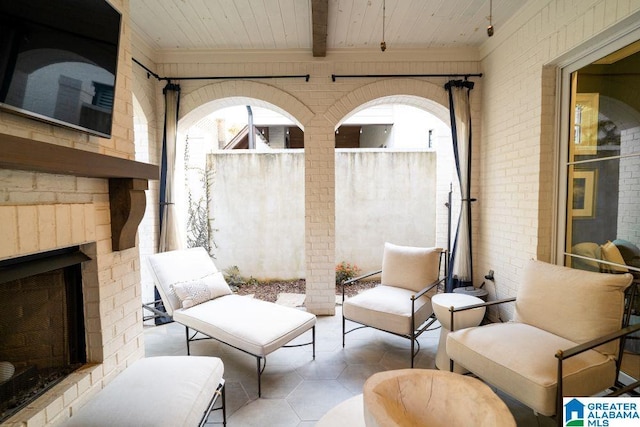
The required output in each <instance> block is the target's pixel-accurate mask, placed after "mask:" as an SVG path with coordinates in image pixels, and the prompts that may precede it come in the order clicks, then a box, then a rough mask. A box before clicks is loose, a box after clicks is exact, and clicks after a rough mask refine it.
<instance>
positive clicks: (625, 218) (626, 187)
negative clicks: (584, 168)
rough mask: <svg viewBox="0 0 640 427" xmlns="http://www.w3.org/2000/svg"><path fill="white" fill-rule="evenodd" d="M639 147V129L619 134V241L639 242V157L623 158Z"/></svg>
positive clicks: (636, 150) (627, 130)
mask: <svg viewBox="0 0 640 427" xmlns="http://www.w3.org/2000/svg"><path fill="white" fill-rule="evenodd" d="M638 147H640V128H639V127H635V128H632V129H626V130H623V131H622V132H621V133H620V156H622V158H621V159H620V177H619V184H618V185H619V187H618V235H617V236H616V237H617V238H619V239H624V240H629V241H631V242H639V241H640V224H638V212H640V173H638V171H639V170H640V157H638V156H635V157H625V156H626V155H628V154H631V153H637V152H638V151H639V150H638Z"/></svg>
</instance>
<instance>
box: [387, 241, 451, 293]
mask: <svg viewBox="0 0 640 427" xmlns="http://www.w3.org/2000/svg"><path fill="white" fill-rule="evenodd" d="M441 252H442V248H419V247H414V246H399V245H394V244H393V243H389V242H386V243H385V244H384V253H383V255H382V276H381V277H380V281H381V283H382V284H383V285H387V286H395V287H400V288H405V289H409V290H412V291H414V292H419V291H421V290H422V289H424V288H426V287H427V286H428V285H430V284H431V283H433V282H435V281H436V280H438V277H439V275H440V253H441Z"/></svg>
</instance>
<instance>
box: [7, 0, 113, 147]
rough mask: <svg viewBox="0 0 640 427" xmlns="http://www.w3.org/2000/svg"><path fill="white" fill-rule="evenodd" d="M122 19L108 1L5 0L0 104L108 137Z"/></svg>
mask: <svg viewBox="0 0 640 427" xmlns="http://www.w3.org/2000/svg"><path fill="white" fill-rule="evenodd" d="M120 21H121V15H120V13H119V12H118V11H117V10H116V9H115V8H113V6H111V4H109V3H108V1H107V0H0V107H1V108H3V109H5V110H9V111H12V112H15V113H19V114H23V115H27V116H29V117H32V118H35V119H38V120H44V121H46V122H50V123H54V124H57V125H62V126H67V127H71V128H74V129H79V130H82V131H85V132H89V133H91V134H94V135H99V136H103V137H107V138H109V137H111V127H112V118H113V102H114V98H115V96H114V93H115V83H116V75H117V65H118V43H119V40H120Z"/></svg>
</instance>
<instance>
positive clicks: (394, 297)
mask: <svg viewBox="0 0 640 427" xmlns="http://www.w3.org/2000/svg"><path fill="white" fill-rule="evenodd" d="M412 295H415V292H414V291H412V290H408V289H404V288H396V287H392V286H385V285H379V286H376V287H374V288H371V289H367V290H366V291H364V292H361V293H359V294H358V295H356V296H354V297H351V298H349V299H347V300H346V301H345V302H344V305H343V307H342V312H343V315H344V317H345V318H347V319H349V320H353V321H355V322H358V323H362V324H365V325H368V326H373V327H374V328H378V329H382V330H383V331H388V332H393V333H396V334H409V333H411V330H412V325H411V296H412ZM415 309H416V325H415V326H416V327H418V326H420V325H421V324H422V323H423V322H424V321H425V320H427V318H428V317H429V316H431V314H432V313H433V309H432V306H431V300H430V299H429V297H428V296H426V295H423V296H421V297H420V298H418V299H417V300H416V302H415Z"/></svg>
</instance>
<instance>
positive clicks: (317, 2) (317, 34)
mask: <svg viewBox="0 0 640 427" xmlns="http://www.w3.org/2000/svg"><path fill="white" fill-rule="evenodd" d="M328 12H329V0H311V25H312V27H313V56H316V57H320V56H327V22H328V20H329V18H328V17H329V13H328Z"/></svg>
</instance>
